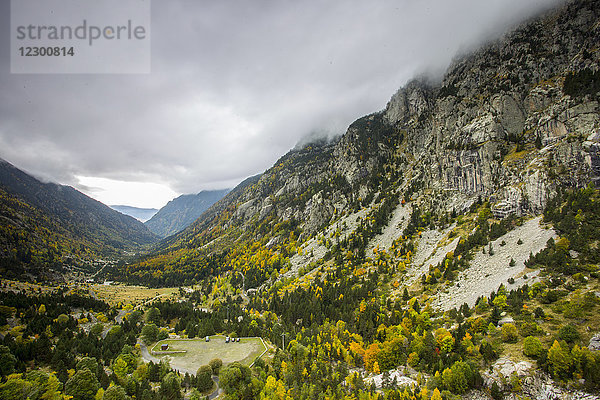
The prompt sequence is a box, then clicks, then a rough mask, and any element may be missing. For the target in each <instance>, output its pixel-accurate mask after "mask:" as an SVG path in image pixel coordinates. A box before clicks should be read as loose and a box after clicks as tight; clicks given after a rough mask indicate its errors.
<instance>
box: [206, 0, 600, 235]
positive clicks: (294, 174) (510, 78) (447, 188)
mask: <svg viewBox="0 0 600 400" xmlns="http://www.w3.org/2000/svg"><path fill="white" fill-rule="evenodd" d="M596 3H597V2H594V1H588V0H580V1H569V2H567V3H566V4H564V5H563V6H562V7H561V8H559V9H557V10H554V11H551V12H549V13H548V14H547V15H544V16H542V17H540V18H538V19H534V20H532V21H530V22H529V23H527V24H525V25H523V26H521V27H519V28H518V29H516V30H514V31H512V32H509V33H507V34H506V35H505V36H504V37H502V38H501V39H499V40H497V41H495V42H493V43H490V44H488V45H487V46H485V47H484V48H482V49H480V50H478V51H476V52H474V53H473V54H469V55H465V56H463V57H462V58H458V59H456V60H455V61H454V63H453V64H452V65H451V66H450V68H449V69H448V71H447V72H446V74H445V75H444V76H443V78H442V79H441V81H439V82H432V81H430V80H427V79H415V80H412V81H410V82H408V83H407V84H406V85H405V86H404V87H402V88H400V89H399V90H398V91H397V92H396V93H395V94H394V95H393V96H392V98H391V99H390V101H389V102H388V104H387V106H386V108H385V109H384V110H383V111H381V112H378V113H374V114H371V115H367V116H365V117H362V118H360V119H358V120H357V121H355V122H354V123H352V124H351V125H350V126H349V127H348V129H347V131H346V133H345V134H344V135H342V136H340V137H338V138H337V139H335V140H332V141H330V142H327V141H320V142H317V143H313V144H310V145H307V146H304V147H302V148H296V149H293V150H291V151H290V152H289V153H288V154H286V155H285V156H283V157H282V158H281V159H280V160H279V161H278V162H277V163H276V164H275V165H274V166H273V167H272V168H270V169H269V170H267V171H266V172H265V173H264V174H263V175H262V176H261V177H260V178H259V179H258V180H257V181H256V182H253V184H251V185H247V186H246V187H244V188H243V190H239V191H236V193H235V194H232V195H231V204H230V206H231V207H232V208H233V209H234V211H233V214H232V215H233V218H234V219H235V221H234V222H231V223H235V224H237V225H238V226H241V227H242V228H243V227H244V226H247V225H248V224H256V223H259V221H266V220H270V219H273V221H279V220H292V221H296V222H298V223H299V224H300V225H301V227H302V231H303V234H305V235H313V234H315V233H317V232H318V231H319V230H320V229H322V228H323V227H325V226H327V224H328V223H330V222H331V221H333V220H334V218H335V216H336V215H339V214H341V213H344V212H348V213H350V212H357V211H358V210H359V209H360V208H361V207H369V206H370V205H371V203H370V202H372V201H373V199H374V198H375V197H376V196H377V195H379V194H380V192H381V191H382V190H384V191H385V189H382V188H384V187H385V185H384V183H385V182H394V184H395V185H396V186H395V189H394V193H396V194H397V195H398V196H402V197H405V196H404V194H405V193H410V194H409V195H406V197H407V199H408V198H410V199H412V200H415V201H416V204H417V205H418V206H419V208H420V210H421V211H429V212H432V213H438V214H439V213H444V212H445V213H451V212H452V211H456V212H460V211H463V210H465V209H466V208H468V207H469V205H470V204H472V203H473V202H475V201H476V200H477V199H478V198H481V199H489V200H490V202H491V205H492V210H495V211H496V214H497V215H499V216H503V215H506V214H507V213H512V212H514V213H517V214H528V213H529V214H539V213H540V212H541V211H543V209H544V207H545V205H546V203H547V201H548V199H549V198H551V197H552V196H553V195H554V194H555V193H556V191H557V188H558V187H560V186H567V187H581V186H585V185H587V184H588V183H589V182H590V181H591V182H596V183H598V182H600V105H599V103H598V94H589V93H585V91H584V90H583V91H582V89H581V88H579V89H578V90H579V92H578V91H577V90H575V91H573V90H567V89H565V80H566V79H567V78H568V77H569V76H575V75H576V74H577V73H578V71H582V70H583V69H585V68H589V69H591V70H598V69H600V60H599V55H600V52H598V51H596V50H595V49H596V46H597V43H598V39H599V38H600V23H599V21H600V10H599V9H600V6H598V5H597V4H596ZM573 74H575V75H573ZM222 207H225V206H222ZM209 217H210V215H209V216H207V220H208V218H209Z"/></svg>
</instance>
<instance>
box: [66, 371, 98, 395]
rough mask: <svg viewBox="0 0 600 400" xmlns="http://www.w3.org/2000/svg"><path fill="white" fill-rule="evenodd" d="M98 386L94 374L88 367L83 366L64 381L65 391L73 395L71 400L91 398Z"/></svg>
mask: <svg viewBox="0 0 600 400" xmlns="http://www.w3.org/2000/svg"><path fill="white" fill-rule="evenodd" d="M99 387H100V384H99V383H98V379H96V375H94V374H92V372H91V371H90V370H89V369H87V368H83V369H81V370H79V371H77V372H75V375H73V376H72V377H71V379H69V380H68V381H67V383H65V393H66V394H68V395H69V396H73V400H92V399H93V398H94V395H95V394H96V392H97V391H98V388H99Z"/></svg>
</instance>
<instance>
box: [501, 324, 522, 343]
mask: <svg viewBox="0 0 600 400" xmlns="http://www.w3.org/2000/svg"><path fill="white" fill-rule="evenodd" d="M501 336H502V341H503V342H507V343H515V342H516V341H517V337H518V332H517V327H516V326H514V325H513V324H504V325H502V332H501Z"/></svg>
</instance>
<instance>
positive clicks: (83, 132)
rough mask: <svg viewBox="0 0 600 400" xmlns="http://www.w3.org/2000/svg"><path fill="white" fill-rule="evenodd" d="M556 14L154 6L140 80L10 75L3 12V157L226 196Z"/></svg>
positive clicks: (415, 7)
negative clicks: (508, 33)
mask: <svg viewBox="0 0 600 400" xmlns="http://www.w3.org/2000/svg"><path fill="white" fill-rule="evenodd" d="M557 2H558V0H556V1H555V0H547V1H541V0H531V1H522V0H487V1H480V0H457V1H447V0H424V1H409V0H395V1H392V0H387V1H386V0H377V1H371V2H366V1H358V0H351V1H348V0H345V1H325V0H311V1H272V0H258V1H252V2H250V1H218V2H217V1H191V0H188V1H184V0H170V1H154V2H153V3H152V27H151V29H152V33H151V37H152V73H151V74H148V75H85V74H83V75H15V74H10V72H9V70H10V68H9V65H10V60H9V59H8V56H7V55H8V54H9V51H8V47H9V43H8V40H7V39H6V38H7V37H9V32H8V29H9V25H10V24H9V22H10V21H9V20H8V15H9V13H8V2H3V3H2V5H1V6H0V7H1V8H0V14H1V15H2V17H0V18H1V19H0V21H1V23H2V31H3V33H4V35H2V36H3V37H4V38H3V39H2V41H1V42H0V46H1V47H2V49H1V50H3V51H2V54H4V58H3V59H2V63H1V66H0V85H1V87H2V91H0V157H3V158H6V159H7V160H9V161H11V162H13V163H14V164H16V165H17V166H19V167H22V168H24V169H26V170H28V171H30V172H32V173H35V174H36V175H38V176H41V177H43V178H45V179H48V180H54V181H58V182H61V183H66V184H73V185H76V184H77V180H76V179H75V176H76V175H84V176H95V177H104V178H110V179H117V180H129V181H147V182H157V183H162V184H167V185H169V186H170V187H171V188H172V189H174V190H175V191H177V192H182V193H192V192H198V191H199V190H201V189H211V188H223V187H226V186H232V185H234V184H235V183H237V182H239V181H240V180H241V179H243V178H244V177H246V176H249V175H253V174H256V173H258V172H261V171H263V170H264V169H266V168H268V167H269V166H270V165H272V163H273V162H274V161H275V160H276V159H277V158H279V157H280V156H281V155H282V154H283V153H285V152H286V151H287V150H288V149H290V148H292V147H293V146H294V145H295V144H296V143H298V142H299V141H300V140H301V139H302V138H303V137H304V136H306V135H309V134H312V133H314V132H326V133H327V134H332V133H338V134H341V133H343V131H344V129H345V128H346V127H347V125H348V124H349V123H351V122H352V121H353V120H354V119H356V118H358V117H360V116H361V115H364V114H368V113H371V112H373V111H377V110H379V109H382V108H383V107H384V106H385V103H386V102H387V100H388V99H389V97H390V96H391V95H392V94H393V93H394V92H395V91H396V90H397V89H398V87H400V86H401V85H402V84H403V83H405V82H406V81H407V80H408V79H410V78H411V77H412V76H414V75H415V74H417V73H419V72H420V71H423V70H432V71H441V70H443V69H444V68H445V67H446V66H447V65H448V64H449V62H450V61H451V59H452V57H453V56H454V55H455V54H456V53H457V51H459V50H462V51H464V50H465V49H470V48H473V47H474V46H476V45H478V44H480V43H481V42H483V41H485V40H488V39H491V38H493V37H495V36H497V35H498V34H499V33H500V32H502V31H504V30H505V29H507V28H508V27H509V26H511V25H512V24H515V23H517V22H518V21H521V20H523V19H525V18H527V17H529V16H532V15H533V14H535V13H536V12H539V11H540V10H541V9H543V8H547V7H549V6H552V5H554V4H556V3H557Z"/></svg>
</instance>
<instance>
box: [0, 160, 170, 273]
mask: <svg viewBox="0 0 600 400" xmlns="http://www.w3.org/2000/svg"><path fill="white" fill-rule="evenodd" d="M157 239H158V238H157V237H156V236H155V235H154V234H152V232H150V231H149V230H148V229H147V228H146V227H145V226H144V225H143V224H142V223H141V222H139V221H137V220H135V219H134V218H132V217H130V216H127V215H123V214H121V213H119V212H117V211H115V210H113V209H111V208H110V207H108V206H106V205H104V204H102V203H100V202H99V201H96V200H94V199H92V198H90V197H88V196H86V195H84V194H83V193H81V192H79V191H77V190H75V189H73V188H72V187H70V186H63V185H58V184H55V183H43V182H40V181H39V180H37V179H36V178H34V177H32V176H30V175H28V174H26V173H25V172H23V171H21V170H19V169H18V168H16V167H14V166H13V165H12V164H10V163H8V162H6V161H4V160H2V159H0V275H1V276H6V273H7V272H9V271H12V273H14V275H20V274H22V273H24V272H26V273H32V274H34V275H35V273H34V272H32V270H34V269H36V265H37V266H44V268H47V267H48V266H53V267H56V269H60V266H61V265H62V264H63V263H64V262H66V260H67V259H68V260H69V263H70V264H73V261H72V260H75V259H82V258H85V259H88V260H89V259H93V258H99V257H101V256H108V257H111V256H118V255H121V254H123V253H124V252H125V251H137V250H138V249H139V248H140V247H141V246H144V245H149V244H151V243H154V242H155V241H156V240H157Z"/></svg>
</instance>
